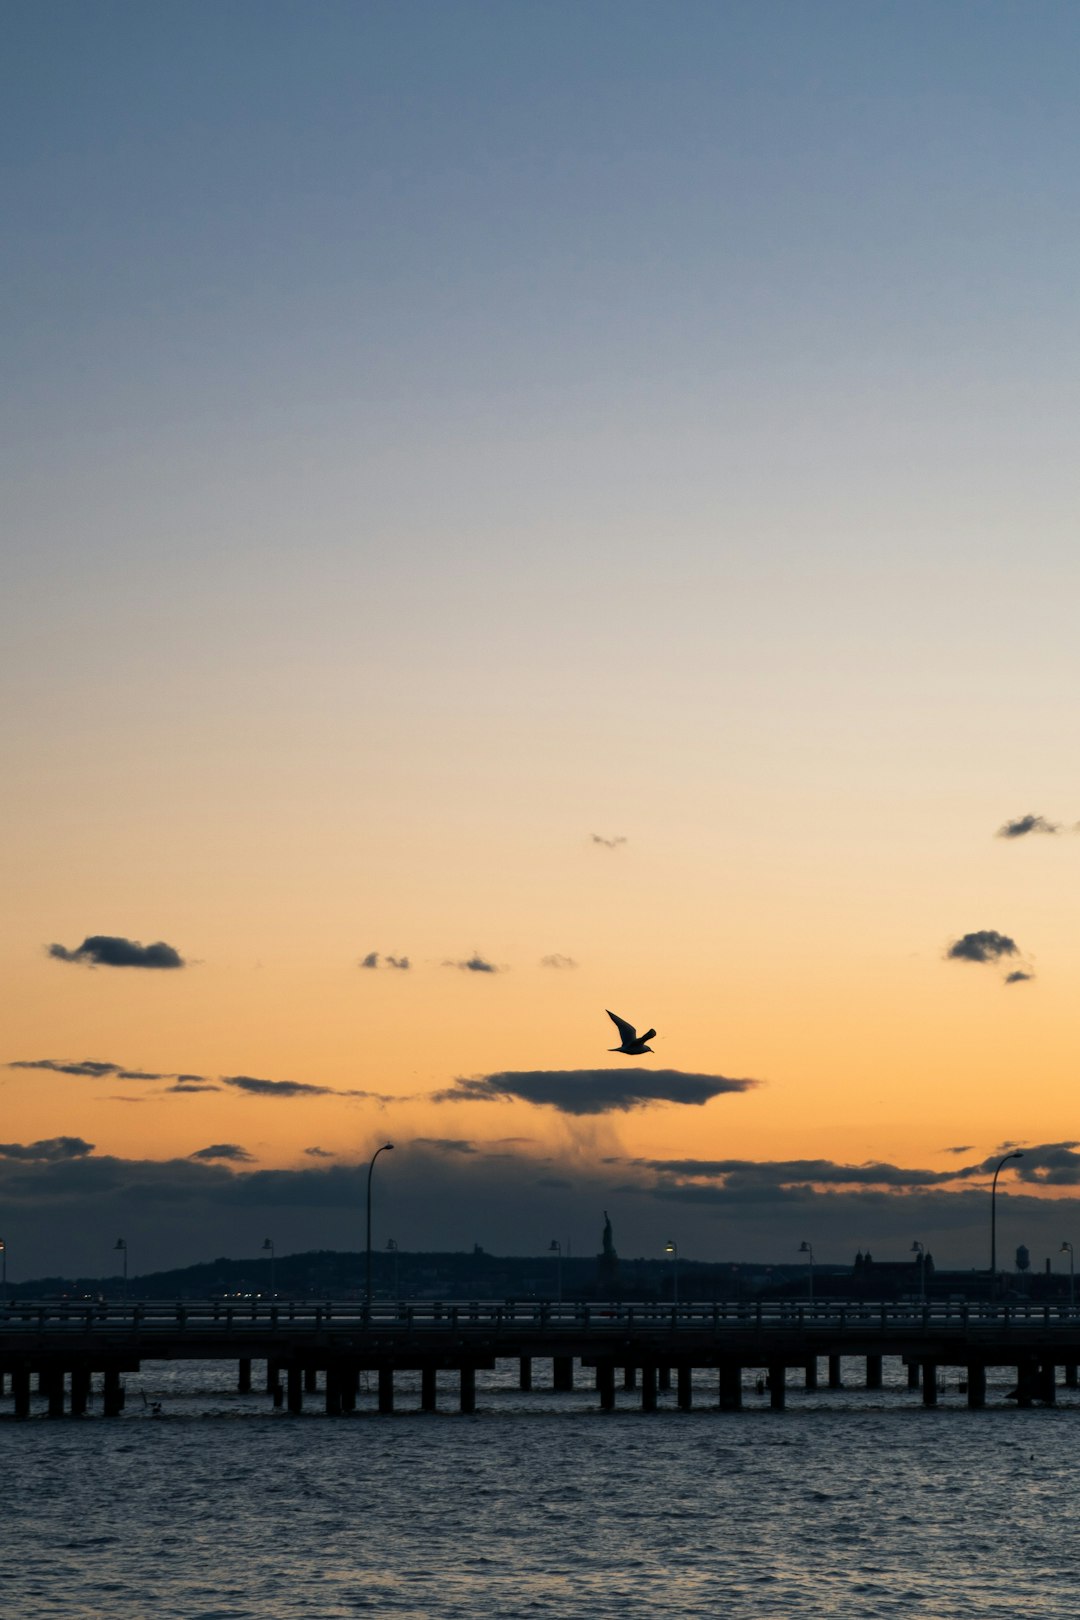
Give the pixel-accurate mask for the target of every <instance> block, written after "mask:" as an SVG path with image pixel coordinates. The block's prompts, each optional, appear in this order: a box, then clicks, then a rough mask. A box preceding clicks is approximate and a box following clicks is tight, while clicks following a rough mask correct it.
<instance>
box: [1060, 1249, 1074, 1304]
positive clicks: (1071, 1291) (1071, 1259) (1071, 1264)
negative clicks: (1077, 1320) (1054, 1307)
mask: <svg viewBox="0 0 1080 1620" xmlns="http://www.w3.org/2000/svg"><path fill="white" fill-rule="evenodd" d="M1066 1250H1067V1251H1068V1255H1069V1309H1070V1311H1071V1310H1072V1308H1073V1306H1074V1305H1075V1303H1076V1259H1075V1256H1074V1255H1073V1246H1072V1244H1071V1243H1063V1244H1062V1245H1061V1253H1062V1254H1064V1253H1065V1252H1066Z"/></svg>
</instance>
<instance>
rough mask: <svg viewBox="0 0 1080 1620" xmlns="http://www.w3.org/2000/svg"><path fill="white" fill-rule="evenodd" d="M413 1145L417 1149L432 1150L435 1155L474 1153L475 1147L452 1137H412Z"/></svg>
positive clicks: (470, 1143)
mask: <svg viewBox="0 0 1080 1620" xmlns="http://www.w3.org/2000/svg"><path fill="white" fill-rule="evenodd" d="M413 1143H414V1145H415V1146H417V1147H430V1148H434V1149H435V1151H436V1152H437V1153H475V1152H476V1147H475V1145H474V1144H473V1143H472V1142H464V1141H462V1140H461V1138H460V1137H454V1136H414V1137H413Z"/></svg>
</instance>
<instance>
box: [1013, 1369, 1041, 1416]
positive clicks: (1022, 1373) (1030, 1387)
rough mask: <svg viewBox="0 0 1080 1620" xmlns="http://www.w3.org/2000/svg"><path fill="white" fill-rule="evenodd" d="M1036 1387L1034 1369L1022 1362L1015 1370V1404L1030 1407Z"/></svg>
mask: <svg viewBox="0 0 1080 1620" xmlns="http://www.w3.org/2000/svg"><path fill="white" fill-rule="evenodd" d="M1037 1387H1038V1377H1037V1373H1036V1369H1035V1367H1034V1366H1032V1364H1031V1363H1030V1362H1027V1361H1025V1362H1022V1363H1021V1364H1020V1366H1018V1367H1017V1369H1016V1404H1017V1406H1030V1405H1031V1403H1032V1401H1033V1400H1034V1399H1035V1395H1036V1392H1037Z"/></svg>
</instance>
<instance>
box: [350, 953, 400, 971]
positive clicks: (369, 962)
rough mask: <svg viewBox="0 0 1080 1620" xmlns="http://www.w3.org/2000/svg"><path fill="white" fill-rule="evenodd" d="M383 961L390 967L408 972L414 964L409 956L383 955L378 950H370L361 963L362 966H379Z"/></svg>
mask: <svg viewBox="0 0 1080 1620" xmlns="http://www.w3.org/2000/svg"><path fill="white" fill-rule="evenodd" d="M380 961H381V962H383V963H384V964H385V965H386V966H387V967H388V968H397V969H398V971H399V972H400V973H407V972H408V971H409V969H410V967H411V966H412V963H411V962H410V961H409V958H408V957H407V956H383V957H380V955H379V953H378V951H368V953H367V955H366V956H365V957H364V958H363V960H362V961H361V963H360V966H361V967H362V968H377V967H378V966H379V963H380Z"/></svg>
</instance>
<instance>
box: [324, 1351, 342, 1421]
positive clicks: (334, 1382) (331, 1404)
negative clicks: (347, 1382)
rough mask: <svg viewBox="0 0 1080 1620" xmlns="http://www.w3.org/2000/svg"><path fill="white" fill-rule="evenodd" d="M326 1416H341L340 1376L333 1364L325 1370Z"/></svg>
mask: <svg viewBox="0 0 1080 1620" xmlns="http://www.w3.org/2000/svg"><path fill="white" fill-rule="evenodd" d="M326 1415H327V1417H340V1416H341V1374H340V1372H339V1371H338V1369H337V1367H335V1366H334V1365H333V1363H331V1364H330V1365H329V1366H328V1367H327V1369H326Z"/></svg>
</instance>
